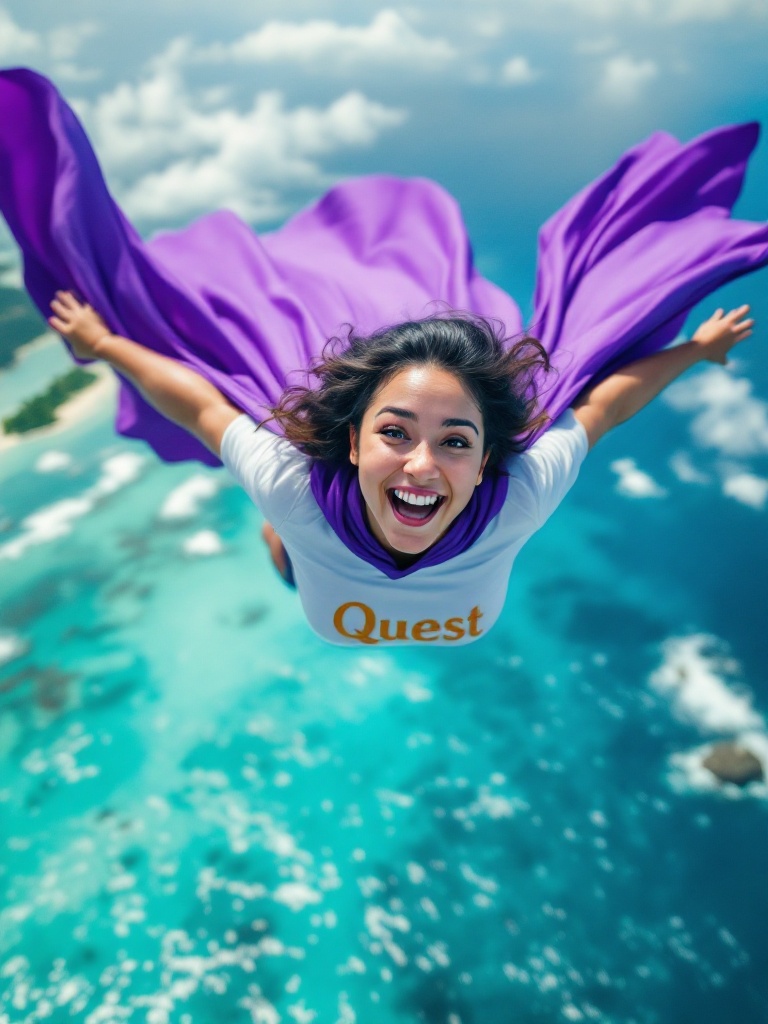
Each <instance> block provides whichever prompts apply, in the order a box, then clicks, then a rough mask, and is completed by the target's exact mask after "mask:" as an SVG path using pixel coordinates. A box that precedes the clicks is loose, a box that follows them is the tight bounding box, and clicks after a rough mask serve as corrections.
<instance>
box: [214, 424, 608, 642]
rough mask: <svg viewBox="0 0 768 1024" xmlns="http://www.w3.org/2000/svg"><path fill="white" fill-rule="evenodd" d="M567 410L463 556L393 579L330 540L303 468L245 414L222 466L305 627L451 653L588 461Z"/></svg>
mask: <svg viewBox="0 0 768 1024" xmlns="http://www.w3.org/2000/svg"><path fill="white" fill-rule="evenodd" d="M587 449H588V442H587V435H586V431H585V430H584V428H583V426H582V425H581V423H580V422H579V421H578V420H577V419H576V417H575V416H574V414H573V412H572V410H570V409H569V410H568V411H567V412H565V413H563V415H562V416H561V417H560V418H559V419H558V420H557V421H556V422H555V423H554V424H553V425H552V426H551V427H550V429H549V430H547V431H546V433H544V434H542V436H541V437H540V438H539V439H538V440H537V441H536V443H535V444H533V445H532V446H531V447H530V448H529V449H528V450H527V451H525V452H523V453H522V454H520V455H516V456H513V458H512V459H511V460H510V462H509V464H508V467H507V468H508V470H509V474H510V477H509V490H508V492H507V498H506V500H505V502H504V505H503V507H502V509H501V511H500V512H499V514H498V515H497V516H496V517H495V518H494V519H493V520H492V521H491V522H490V523H489V524H488V526H487V527H486V528H485V530H484V532H483V533H482V535H481V536H480V537H479V538H478V539H477V540H476V541H475V543H474V544H473V545H472V546H471V547H470V548H469V549H468V550H466V551H464V552H462V553H461V554H460V555H456V556H455V557H454V558H451V559H449V560H448V561H446V562H442V563H441V564H440V565H430V566H427V567H426V568H424V569H419V570H418V571H416V572H413V573H411V574H410V575H408V576H404V577H403V578H402V579H397V580H393V579H390V578H389V577H388V576H386V575H385V574H384V573H383V572H382V571H381V570H380V569H377V568H375V567H374V566H372V565H370V564H369V563H368V562H366V561H364V560H363V559H361V558H359V557H358V556H357V555H356V554H354V553H353V552H352V551H350V550H349V548H347V547H346V545H345V544H343V543H342V541H341V540H340V539H339V538H338V537H337V536H336V534H335V533H334V531H333V529H332V528H331V526H330V525H329V523H328V521H327V520H326V518H325V516H324V515H323V513H322V511H321V510H320V508H319V506H318V504H317V502H316V501H315V498H314V496H313V494H312V490H311V488H310V479H309V472H310V461H309V459H308V458H307V457H306V456H304V455H302V454H301V452H299V451H298V450H297V449H296V448H295V447H294V446H293V445H292V444H290V443H289V442H288V441H286V440H285V439H284V438H281V437H278V436H276V435H275V434H272V433H271V432H270V431H269V430H267V429H266V428H263V427H262V428H259V427H257V425H256V423H255V422H254V421H253V420H252V419H251V418H250V417H249V416H246V415H242V416H239V417H238V418H237V419H236V420H234V421H233V422H232V423H231V424H230V425H229V426H228V427H227V429H226V431H225V433H224V437H223V439H222V443H221V458H222V461H223V462H224V465H225V466H226V467H227V469H228V470H229V471H230V472H231V473H232V474H233V476H234V477H235V479H236V480H237V481H238V482H239V483H240V484H241V486H242V487H243V488H244V489H245V491H246V492H247V493H248V494H249V495H250V497H251V499H252V500H253V502H254V503H255V504H256V506H257V507H258V508H259V509H260V510H261V512H262V513H263V514H264V516H265V517H266V519H267V520H268V521H269V522H270V523H271V524H272V525H273V526H274V528H275V530H276V531H277V533H278V534H279V535H280V537H281V539H282V541H283V543H284V544H285V548H286V550H287V552H288V554H289V556H290V559H291V562H292V563H293V570H294V575H295V578H296V585H297V588H298V591H299V596H300V598H301V603H302V605H303V607H304V611H305V613H306V616H307V619H308V621H309V624H310V626H311V627H312V628H313V629H314V630H315V632H316V633H318V634H319V635H320V636H321V637H322V638H323V639H324V640H328V641H330V642H331V643H334V644H343V645H344V646H357V647H361V646H362V647H376V646H393V645H394V646H402V645H403V644H433V645H435V646H438V645H458V644H468V643H472V641H473V640H476V639H477V638H478V637H481V636H483V635H484V634H485V633H487V632H488V630H489V629H490V628H491V626H492V625H493V624H494V622H495V621H496V619H497V618H498V617H499V614H500V613H501V609H502V607H503V605H504V599H505V597H506V593H507V585H508V583H509V576H510V573H511V571H512V563H513V562H514V560H515V557H516V555H517V553H518V551H519V550H520V548H521V547H522V546H523V544H524V543H525V542H526V541H527V540H528V538H529V537H530V536H531V534H533V533H535V532H536V530H538V529H539V527H540V526H541V525H542V524H543V523H544V522H545V521H546V520H547V519H548V517H549V516H550V515H551V514H552V512H554V510H555V509H556V508H557V506H558V505H559V504H560V502H561V501H562V499H563V498H564V497H565V495H566V493H567V492H568V490H569V488H570V487H571V485H572V484H573V482H574V481H575V479H576V476H577V475H578V471H579V468H580V466H581V463H582V461H583V459H584V456H585V455H586V454H587Z"/></svg>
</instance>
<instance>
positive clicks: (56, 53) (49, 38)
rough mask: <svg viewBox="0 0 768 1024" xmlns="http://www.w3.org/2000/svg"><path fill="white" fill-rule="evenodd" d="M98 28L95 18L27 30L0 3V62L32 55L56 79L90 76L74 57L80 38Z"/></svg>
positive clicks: (22, 60)
mask: <svg viewBox="0 0 768 1024" xmlns="http://www.w3.org/2000/svg"><path fill="white" fill-rule="evenodd" d="M98 31H99V29H98V26H97V25H96V24H95V23H94V22H76V23H74V24H71V25H60V26H58V27H56V28H52V29H50V30H49V31H48V32H30V31H29V30H28V29H25V28H22V27H21V25H19V24H17V23H16V22H15V21H14V20H13V18H12V17H11V15H10V14H9V13H8V11H7V10H6V9H5V8H4V7H0V64H3V65H6V66H8V65H12V64H24V63H28V62H29V60H30V58H35V61H36V63H40V62H42V63H43V64H45V65H46V67H45V70H46V71H47V72H48V73H49V74H51V75H53V77H54V78H55V79H57V80H61V79H70V80H71V79H78V80H80V79H85V78H92V77H94V73H93V72H92V71H89V70H88V69H86V68H83V67H81V66H80V65H78V64H77V62H76V61H75V58H76V57H77V56H78V53H79V51H80V48H81V46H82V44H83V42H85V40H86V39H89V38H90V37H91V36H93V35H94V34H95V33H96V32H98Z"/></svg>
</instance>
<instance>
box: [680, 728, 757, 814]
mask: <svg viewBox="0 0 768 1024" xmlns="http://www.w3.org/2000/svg"><path fill="white" fill-rule="evenodd" d="M734 742H735V743H736V745H737V746H739V747H741V748H742V749H743V750H748V751H749V752H750V753H751V754H754V756H755V757H756V758H757V759H758V761H760V763H761V764H762V766H763V773H764V775H765V778H764V779H763V781H762V782H750V783H749V785H747V786H737V785H736V784H735V783H733V782H723V781H722V780H721V779H718V778H717V776H716V775H715V774H714V773H713V772H711V771H710V770H709V768H705V767H704V761H705V760H706V758H707V757H708V756H709V754H710V753H711V752H712V744H711V743H705V744H704V745H703V746H700V747H694V748H693V749H691V750H681V751H678V752H677V753H674V754H672V755H671V756H670V758H669V767H670V771H669V782H670V785H671V786H672V788H673V789H674V790H676V791H677V792H678V793H681V792H685V791H689V790H694V791H695V792H699V793H713V792H720V793H722V794H723V796H726V797H729V798H730V799H740V798H743V797H761V798H763V799H764V798H766V797H768V784H767V783H766V779H768V736H766V734H765V733H762V732H745V733H739V734H738V735H737V736H735V737H734Z"/></svg>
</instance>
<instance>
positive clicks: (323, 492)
mask: <svg viewBox="0 0 768 1024" xmlns="http://www.w3.org/2000/svg"><path fill="white" fill-rule="evenodd" d="M757 137H758V127H757V125H755V124H745V125H736V126H733V127H726V128H720V129H716V130H714V131H711V132H708V133H707V134H706V135H703V136H701V137H700V138H698V139H695V140H693V141H692V142H690V143H687V144H685V145H683V144H681V143H679V142H678V141H677V140H676V139H674V138H672V137H671V136H670V135H667V134H665V133H661V132H658V133H656V134H654V135H652V136H651V137H650V138H649V139H647V140H646V141H645V142H643V143H641V144H640V145H639V146H636V147H635V148H633V149H631V150H629V151H628V152H627V153H625V154H624V156H622V157H621V159H620V160H619V161H618V163H617V164H616V165H615V166H614V167H613V168H612V169H611V170H610V171H608V173H607V174H605V175H603V177H601V178H599V179H598V180H597V181H595V182H594V183H592V184H591V185H589V186H587V188H585V189H584V190H583V191H582V192H580V193H579V194H578V195H576V196H575V197H574V198H573V199H571V200H570V202H568V203H567V204H566V205H565V206H564V207H563V209H562V210H560V211H559V212H558V213H556V214H555V215H554V216H553V217H552V218H551V219H550V220H549V221H548V222H547V223H546V224H545V225H544V227H543V228H542V229H541V232H540V234H539V251H538V266H537V279H536V295H535V312H534V316H533V321H532V333H533V334H534V335H535V336H536V337H538V338H539V339H540V340H541V342H542V344H543V345H544V347H545V348H546V350H547V351H548V352H549V354H550V357H551V359H552V363H553V366H554V368H555V371H556V372H555V373H554V374H553V375H552V377H551V378H549V379H548V380H547V382H546V385H545V394H544V400H543V404H544V407H545V408H546V410H547V411H548V413H549V414H550V417H551V418H552V419H555V418H556V417H557V416H558V415H559V414H560V413H561V412H562V411H563V410H564V409H566V408H567V407H568V406H569V405H570V404H571V403H572V402H573V400H574V398H575V397H576V396H577V395H578V394H579V392H580V391H582V390H583V388H584V387H585V386H586V385H587V384H589V383H591V382H594V381H596V380H598V379H600V378H602V377H604V376H606V375H607V374H609V373H611V372H612V371H613V370H615V369H617V368H618V367H620V366H622V365H624V364H626V363H628V362H630V361H632V360H634V359H637V358H638V357H640V356H644V355H648V354H650V353H652V352H655V351H657V350H658V349H660V348H662V347H663V346H664V345H666V344H668V343H669V342H670V341H671V340H672V339H673V338H674V337H675V336H676V335H677V334H678V332H679V330H680V328H681V327H682V324H683V322H684V320H685V317H686V314H687V313H688V311H689V309H690V308H691V307H692V306H693V305H695V304H696V303H697V302H699V301H700V300H701V299H703V298H704V297H705V296H706V295H708V294H709V293H710V292H712V291H713V290H714V289H716V288H718V287H720V286H721V285H723V284H725V283H726V282H727V281H730V280H732V279H733V278H735V277H738V276H739V275H741V274H745V273H748V272H749V271H751V270H754V269H756V268H758V267H760V266H763V265H764V264H766V263H768V225H765V224H755V223H750V222H747V221H740V220H733V219H731V218H730V212H731V209H732V207H733V204H734V202H735V201H736V198H737V196H738V194H739V191H740V189H741V184H742V180H743V177H744V172H745V170H746V165H747V161H748V159H749V156H750V153H751V152H752V150H753V148H754V146H755V144H756V142H757ZM0 209H1V210H2V212H3V214H4V216H5V218H6V220H7V222H8V224H9V226H10V228H11V231H12V232H13V234H14V235H15V237H16V240H17V242H18V244H19V247H20V248H21V250H22V253H23V257H24V280H25V284H26V287H27V289H28V291H29V294H30V295H31V297H32V299H33V300H34V302H35V303H36V304H37V306H38V308H39V309H40V311H41V312H42V313H43V315H44V316H47V315H48V312H49V308H48V307H49V302H50V300H51V298H52V296H53V293H54V291H55V290H56V289H57V288H64V289H72V290H74V291H76V292H77V293H78V294H79V295H81V296H82V297H84V298H85V299H86V300H87V301H88V302H90V303H91V304H92V305H93V306H94V307H95V308H96V309H98V310H99V311H100V312H101V314H102V315H103V316H104V318H105V319H106V321H107V322H108V324H109V326H110V328H111V329H112V330H113V331H115V332H117V333H120V334H123V335H126V336H127V337H129V338H135V339H136V340H138V341H140V342H141V343H142V344H144V345H146V346H148V347H150V348H153V349H155V350H156V351H158V352H161V353H163V354H164V355H167V356H171V357H173V358H174V359H177V360H179V361H180V362H182V363H184V364H185V365H187V366H189V367H191V368H192V369H194V370H196V371H197V372H198V373H200V374H202V375H203V376H204V377H205V378H207V379H208V380H209V381H210V382H211V383H212V384H214V385H215V386H216V387H217V388H218V389H219V390H220V391H221V392H222V393H223V394H224V395H225V396H226V397H227V398H228V399H229V400H230V401H231V402H232V403H233V404H234V405H236V406H238V407H239V408H241V409H243V410H244V411H245V412H247V413H248V414H249V415H250V416H252V417H253V418H254V419H257V420H258V419H264V418H265V415H266V411H267V410H268V409H269V407H270V406H272V405H274V404H275V403H276V402H277V400H278V399H279V397H280V395H281V394H282V392H283V390H284V388H285V385H286V383H291V382H296V381H298V380H301V379H302V376H301V374H302V371H304V370H305V369H306V367H307V366H308V365H309V363H310V361H311V359H312V358H313V357H314V356H316V355H318V354H319V353H320V352H321V350H322V348H323V345H324V344H325V342H326V340H327V339H328V338H329V337H331V336H333V335H335V334H337V333H338V332H339V331H340V330H341V329H342V326H343V325H344V324H352V325H353V326H354V328H355V330H356V331H357V333H360V334H364V333H368V332H372V331H373V330H376V329H378V328H381V327H382V326H386V325H390V324H395V323H398V322H402V321H404V320H408V319H415V318H420V317H423V316H425V315H428V314H429V313H430V312H434V309H435V307H434V305H433V303H435V302H436V301H439V302H440V303H441V304H445V305H447V306H449V307H451V308H453V309H459V310H461V309H464V310H472V311H474V312H477V313H481V314H483V315H485V316H488V317H493V318H496V319H498V320H501V321H502V323H503V324H504V325H505V328H506V332H507V334H508V335H510V336H514V335H517V334H519V333H520V332H521V331H522V329H523V325H522V320H521V316H520V310H519V309H518V306H517V305H516V303H515V302H514V300H513V299H512V298H511V297H510V296H509V295H507V294H506V293H505V292H504V291H502V290H501V289H500V288H498V287H497V286H496V285H494V284H492V283H491V282H490V281H487V280H486V279H485V278H483V277H482V276H481V275H480V274H478V273H477V271H476V270H475V268H474V267H473V264H472V254H471V249H470V246H469V242H468V239H467V236H466V231H465V228H464V224H463V222H462V218H461V213H460V211H459V208H458V206H457V204H456V202H455V200H454V199H452V197H451V196H449V195H448V194H447V193H446V192H445V191H443V189H441V188H440V187H439V186H438V185H436V184H435V183H434V182H431V181H427V180H425V179H401V178H394V177H388V176H383V175H374V176H370V177H365V178H359V179H355V180H352V181H346V182H343V183H342V184H341V185H338V186H337V187H336V188H334V189H331V191H330V192H328V193H327V194H326V195H325V196H323V197H322V198H321V199H320V200H318V202H316V203H315V204H313V205H312V206H310V207H309V208H308V209H306V210H303V211H301V212H300V213H298V214H297V215H296V216H295V217H293V218H292V219H291V220H289V221H288V222H287V223H286V224H285V225H284V226H283V227H282V228H280V230H278V231H275V232H273V233H271V234H267V235H264V236H262V237H258V236H257V235H256V234H255V233H254V232H253V231H252V230H251V229H250V228H249V227H248V226H247V225H246V224H244V223H243V222H242V221H241V220H239V219H238V218H237V217H236V216H235V215H234V214H233V213H230V212H227V211H221V212H218V213H213V214H210V215H209V216H207V217H203V218H202V219H201V220H199V221H197V222H196V223H194V224H192V225H191V226H190V227H188V228H186V229H185V230H183V231H177V232H169V233H166V234H163V235H160V236H158V237H156V238H154V239H152V240H151V241H149V242H144V241H143V240H142V239H141V238H140V237H139V236H138V234H137V233H136V231H135V229H134V228H133V227H132V225H131V224H130V223H129V222H128V220H127V219H126V217H125V215H124V214H123V213H122V211H121V210H120V209H119V208H118V206H117V204H116V203H115V202H114V200H113V199H112V198H111V196H110V194H109V192H108V191H107V188H106V185H105V183H104V179H103V176H102V174H101V170H100V169H99V165H98V163H97V160H96V157H95V155H94V153H93V150H92V148H91V145H90V143H89V141H88V139H87V137H86V135H85V132H84V131H83V129H82V127H81V125H80V123H79V122H78V120H77V118H76V117H75V115H74V113H73V112H72V110H71V109H70V108H69V107H68V106H67V104H66V103H65V102H64V100H63V99H62V97H61V96H60V95H59V93H58V92H57V91H56V89H55V88H54V86H53V85H52V84H51V83H50V82H49V81H48V80H47V79H45V78H43V77H42V76H41V75H38V74H36V73H35V72H33V71H28V70H13V71H6V72H2V73H0ZM297 373H298V374H299V376H297V375H296V374H297ZM291 374H293V376H289V375H291ZM116 427H117V430H118V432H119V433H121V434H124V435H126V436H128V437H136V438H142V439H143V440H145V441H147V442H148V443H149V444H150V445H151V446H152V448H153V449H154V450H155V451H156V452H157V454H158V455H159V456H160V457H161V458H162V459H165V460H166V461H169V462H175V461H180V460H184V459H197V460H199V461H201V462H204V463H206V464H208V465H218V460H217V459H216V458H215V456H213V455H212V454H211V453H210V452H208V451H207V449H205V448H204V447H203V445H202V444H200V442H198V441H197V440H196V439H195V438H194V437H192V436H191V435H189V434H187V433H186V432H184V431H183V430H182V429H181V428H180V427H177V426H176V425H175V424H173V423H170V422H169V421H167V420H165V419H164V418H163V417H162V416H161V415H160V413H158V412H157V411H156V410H154V409H153V408H152V407H151V406H150V405H149V404H148V403H147V402H146V401H145V400H144V399H143V398H142V397H141V395H140V394H139V393H138V391H137V390H136V389H135V388H134V386H133V385H132V384H131V383H130V382H129V381H126V380H124V379H121V388H120V398H119V406H118V412H117V421H116ZM312 486H313V493H314V495H315V497H316V499H317V501H318V503H319V504H320V506H321V508H322V509H323V511H324V513H325V515H326V516H327V518H328V521H329V522H330V524H331V526H332V527H333V529H334V530H335V531H336V533H337V534H338V535H339V536H340V537H341V539H342V540H343V541H344V542H345V543H346V544H347V545H348V546H349V547H350V548H351V549H352V550H353V551H355V552H356V553H357V554H359V555H360V557H361V558H364V559H366V560H367V561H369V562H371V563H372V564H374V565H376V566H377V567H378V568H380V569H381V570H382V571H383V572H385V573H387V575H389V576H391V577H398V576H401V575H404V574H406V573H407V572H413V571H415V570H416V569H418V568H421V567H423V566H425V565H433V564H436V563H438V562H442V561H444V560H445V559H447V558H450V557H452V556H454V555H456V554H458V553H459V552H460V551H463V550H465V549H466V548H467V547H468V546H469V545H470V544H472V542H473V541H474V540H475V539H476V538H477V537H478V536H479V535H480V533H482V531H483V529H485V527H486V526H487V524H488V522H489V521H490V520H491V519H492V518H493V516H494V515H496V514H497V512H498V511H499V508H500V507H501V504H502V503H503V501H504V496H505V493H506V481H505V478H504V477H503V476H499V475H497V474H486V478H485V480H484V482H483V484H482V485H481V486H480V487H478V488H477V489H476V491H475V495H474V497H473V500H472V502H471V503H470V505H469V507H468V508H467V509H465V510H464V512H463V513H462V514H461V516H460V517H459V518H458V520H457V521H456V522H455V523H454V524H453V526H452V527H451V529H450V530H449V531H448V533H447V534H446V535H445V537H443V539H442V540H441V541H440V542H439V543H438V544H436V545H435V546H434V547H433V548H431V549H430V550H429V551H428V552H426V553H425V555H424V556H422V558H421V559H419V561H418V562H417V563H416V564H415V565H414V566H413V567H411V569H409V570H398V569H397V567H396V566H395V564H394V561H393V560H392V559H391V557H390V556H389V555H388V554H387V553H386V552H385V551H384V550H383V549H382V548H381V547H380V546H379V545H378V543H377V542H376V541H375V540H374V538H373V537H372V536H371V534H370V533H369V531H368V530H367V527H366V525H365V518H364V510H363V507H362V496H361V494H360V490H359V487H357V485H356V476H355V474H354V471H353V470H351V469H350V470H348V471H344V472H337V473H330V472H328V471H327V469H324V468H323V467H319V466H317V467H315V469H314V470H313V476H312Z"/></svg>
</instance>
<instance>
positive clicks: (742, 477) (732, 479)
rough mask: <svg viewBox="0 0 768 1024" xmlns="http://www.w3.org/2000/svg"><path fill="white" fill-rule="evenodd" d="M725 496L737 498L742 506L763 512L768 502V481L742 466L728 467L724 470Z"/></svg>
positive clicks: (723, 484) (723, 485)
mask: <svg viewBox="0 0 768 1024" xmlns="http://www.w3.org/2000/svg"><path fill="white" fill-rule="evenodd" d="M722 477H723V480H722V487H723V494H725V495H726V496H727V497H729V498H735V500H736V501H740V502H741V504H742V505H749V507H750V508H754V509H757V511H758V512H759V511H761V510H762V509H764V508H765V503H766V501H768V480H766V479H765V477H761V476H755V474H754V473H749V472H747V470H745V469H743V468H741V467H740V466H733V465H727V466H724V467H723V468H722Z"/></svg>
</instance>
